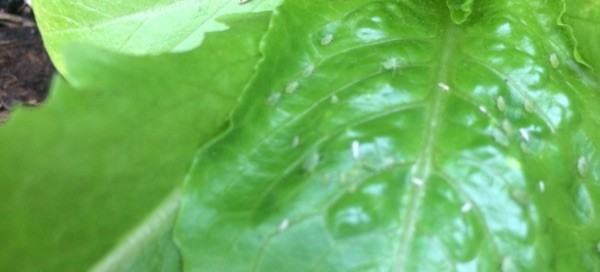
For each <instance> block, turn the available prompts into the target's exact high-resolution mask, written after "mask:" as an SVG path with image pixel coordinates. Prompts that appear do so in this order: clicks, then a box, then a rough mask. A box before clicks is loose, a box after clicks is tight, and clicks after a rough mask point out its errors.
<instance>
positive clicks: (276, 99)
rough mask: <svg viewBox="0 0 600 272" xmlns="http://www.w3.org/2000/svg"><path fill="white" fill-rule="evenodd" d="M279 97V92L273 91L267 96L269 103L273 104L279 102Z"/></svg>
mask: <svg viewBox="0 0 600 272" xmlns="http://www.w3.org/2000/svg"><path fill="white" fill-rule="evenodd" d="M280 99H281V93H280V92H275V93H273V94H271V96H269V99H268V101H269V104H271V105H275V104H277V103H278V102H279V100H280Z"/></svg>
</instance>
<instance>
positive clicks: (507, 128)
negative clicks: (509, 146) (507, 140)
mask: <svg viewBox="0 0 600 272" xmlns="http://www.w3.org/2000/svg"><path fill="white" fill-rule="evenodd" d="M502 129H503V130H504V132H505V133H506V135H508V136H512V134H513V133H514V131H513V127H512V125H511V124H510V121H508V120H507V119H504V120H502Z"/></svg>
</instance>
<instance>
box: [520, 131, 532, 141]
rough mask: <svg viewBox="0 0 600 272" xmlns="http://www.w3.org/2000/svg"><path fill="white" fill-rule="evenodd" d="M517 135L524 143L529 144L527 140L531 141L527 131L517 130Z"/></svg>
mask: <svg viewBox="0 0 600 272" xmlns="http://www.w3.org/2000/svg"><path fill="white" fill-rule="evenodd" d="M519 134H521V137H522V138H523V140H525V141H526V142H529V140H531V136H530V135H529V131H528V130H527V129H524V128H520V129H519Z"/></svg>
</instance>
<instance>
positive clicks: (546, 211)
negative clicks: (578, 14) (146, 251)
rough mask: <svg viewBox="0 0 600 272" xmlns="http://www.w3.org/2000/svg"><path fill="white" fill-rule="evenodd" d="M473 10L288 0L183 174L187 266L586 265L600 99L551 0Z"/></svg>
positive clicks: (591, 265)
mask: <svg viewBox="0 0 600 272" xmlns="http://www.w3.org/2000/svg"><path fill="white" fill-rule="evenodd" d="M451 2H452V1H448V3H451ZM455 2H458V3H467V2H468V1H455ZM470 7H472V12H471V14H470V15H468V16H467V19H466V20H465V21H464V22H462V23H461V24H457V23H458V22H456V20H453V19H454V18H451V14H452V13H451V9H450V8H451V7H450V8H449V5H447V3H446V1H408V0H406V1H364V0H360V1H359V0H349V1H309V0H290V1H286V2H285V3H284V4H283V6H282V7H281V9H280V10H278V12H277V13H276V15H275V16H274V19H273V21H272V27H271V29H270V31H269V33H268V34H267V37H266V39H265V42H264V43H263V47H262V51H263V53H264V55H265V59H264V61H263V62H261V65H260V67H259V70H258V72H257V76H256V77H255V78H254V79H253V81H252V83H251V84H250V86H249V88H248V89H247V90H246V92H245V95H244V97H243V100H242V102H241V105H240V107H239V108H237V110H236V111H235V114H234V116H233V124H234V125H233V129H231V130H230V131H229V133H228V134H227V135H225V136H224V137H222V138H220V139H219V140H218V141H216V142H215V143H214V144H213V145H211V146H209V147H207V148H205V149H204V150H202V151H201V152H200V153H199V154H198V156H197V158H196V161H195V163H194V167H193V170H192V172H191V174H190V175H189V177H188V179H187V181H186V184H185V186H184V196H183V198H182V206H181V210H180V214H179V217H178V224H177V228H176V241H177V243H178V245H180V247H181V250H182V254H183V257H184V267H185V268H186V269H189V270H190V271H596V270H599V269H600V253H598V251H597V249H596V248H597V246H596V245H597V243H598V242H599V241H600V220H599V218H598V216H597V215H596V213H597V209H598V208H600V206H599V204H600V153H598V150H599V149H598V148H599V147H600V137H599V135H600V122H599V121H600V118H599V114H598V111H597V109H599V108H600V95H599V94H598V92H597V91H595V89H597V83H596V82H595V81H594V80H593V79H592V77H591V75H589V74H586V73H585V70H584V69H582V68H581V67H580V66H579V64H578V63H577V62H576V61H575V60H574V58H573V56H572V52H573V49H574V44H573V41H572V39H571V37H570V35H569V33H568V31H567V30H566V29H565V28H563V27H561V26H558V25H557V21H558V17H559V16H560V13H561V10H562V3H561V2H558V1H541V0H540V1H537V0H532V1H518V0H508V1H493V2H490V1H475V3H474V4H473V5H472V6H470Z"/></svg>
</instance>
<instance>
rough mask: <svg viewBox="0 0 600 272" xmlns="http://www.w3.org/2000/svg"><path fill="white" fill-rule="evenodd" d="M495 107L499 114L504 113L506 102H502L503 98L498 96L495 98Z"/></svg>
mask: <svg viewBox="0 0 600 272" xmlns="http://www.w3.org/2000/svg"><path fill="white" fill-rule="evenodd" d="M496 107H497V108H498V110H499V111H500V112H504V111H505V110H506V102H505V101H504V97H502V96H498V98H496Z"/></svg>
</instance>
